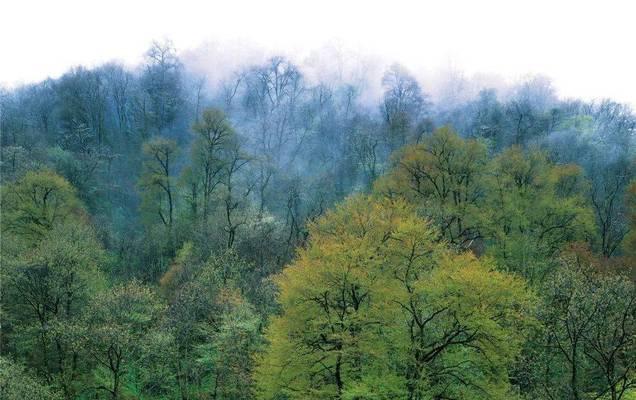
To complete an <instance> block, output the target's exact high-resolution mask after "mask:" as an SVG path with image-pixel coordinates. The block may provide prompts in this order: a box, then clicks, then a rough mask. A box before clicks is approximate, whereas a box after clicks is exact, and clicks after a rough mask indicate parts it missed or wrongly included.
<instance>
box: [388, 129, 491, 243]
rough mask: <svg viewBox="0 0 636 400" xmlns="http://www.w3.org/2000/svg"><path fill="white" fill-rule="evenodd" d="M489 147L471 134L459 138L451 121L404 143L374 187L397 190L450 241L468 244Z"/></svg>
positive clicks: (476, 234)
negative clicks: (411, 142) (417, 140)
mask: <svg viewBox="0 0 636 400" xmlns="http://www.w3.org/2000/svg"><path fill="white" fill-rule="evenodd" d="M487 161H488V153H487V149H486V146H485V145H484V144H482V143H480V142H478V141H476V140H463V139H461V138H460V137H459V136H457V134H456V133H455V132H454V131H453V130H452V128H450V127H443V128H440V129H438V130H436V131H435V132H434V133H433V135H431V136H430V137H428V138H426V139H425V140H424V141H423V142H422V143H421V144H416V145H412V146H407V147H405V148H404V149H403V150H402V151H401V152H399V153H398V154H397V156H396V160H395V165H394V168H393V169H392V170H391V171H390V172H389V174H387V175H386V176H385V177H383V178H381V179H380V180H379V181H378V183H377V184H376V191H379V192H381V193H384V194H387V195H396V194H397V195H400V196H402V197H404V198H406V199H408V200H409V201H410V202H411V203H412V204H415V205H417V207H418V210H419V212H420V213H421V214H422V215H424V216H426V217H428V218H430V219H431V220H432V221H433V222H434V223H435V225H436V226H437V227H438V228H439V231H440V233H441V235H442V237H443V238H444V239H445V240H447V241H448V242H450V243H451V244H455V245H459V246H462V247H470V246H471V245H472V244H473V242H474V241H475V240H478V239H481V238H482V235H483V234H482V230H483V224H484V222H485V220H486V214H485V213H484V211H483V209H482V207H481V205H482V203H483V198H484V189H485V188H484V178H485V172H486V164H487Z"/></svg>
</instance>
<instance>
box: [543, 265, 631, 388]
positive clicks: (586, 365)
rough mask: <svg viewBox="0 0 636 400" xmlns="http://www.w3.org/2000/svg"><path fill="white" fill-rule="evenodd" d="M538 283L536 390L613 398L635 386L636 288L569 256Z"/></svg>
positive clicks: (623, 278)
mask: <svg viewBox="0 0 636 400" xmlns="http://www.w3.org/2000/svg"><path fill="white" fill-rule="evenodd" d="M550 277H551V279H550V280H547V281H546V284H545V285H544V287H543V288H542V293H543V294H544V296H543V297H544V300H543V304H542V307H541V311H540V313H539V317H540V320H541V322H542V323H543V327H544V342H543V343H542V344H541V346H542V348H545V351H546V354H545V355H544V359H543V360H544V361H543V362H542V363H540V368H541V372H540V380H539V382H543V384H542V385H541V386H542V389H541V390H542V391H544V392H546V394H547V395H548V397H549V398H571V399H574V400H577V399H584V398H587V393H594V394H595V397H593V398H610V399H612V400H618V399H621V398H624V396H625V395H626V394H627V393H629V392H630V388H633V387H635V386H636V380H634V368H635V367H634V366H635V365H636V341H635V339H634V331H635V330H636V319H635V318H636V314H635V312H636V287H634V284H633V282H631V281H629V280H628V279H626V278H625V277H622V276H620V275H614V274H602V273H599V272H598V271H595V270H594V267H593V265H590V264H588V263H587V261H586V260H585V258H583V257H580V256H578V255H569V256H567V257H566V258H564V259H563V264H562V265H561V267H560V268H558V269H557V270H556V271H555V272H554V273H552V274H551V275H550Z"/></svg>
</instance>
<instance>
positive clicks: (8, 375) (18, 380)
mask: <svg viewBox="0 0 636 400" xmlns="http://www.w3.org/2000/svg"><path fill="white" fill-rule="evenodd" d="M0 397H1V398H3V399H5V400H58V399H61V398H62V397H61V396H59V394H58V393H56V392H55V391H54V390H51V388H49V387H47V386H46V385H43V384H42V383H40V382H38V381H37V380H36V379H33V378H32V377H31V376H29V375H28V374H27V373H26V372H25V371H24V369H23V368H22V367H21V366H20V365H18V364H16V363H14V362H12V361H10V360H8V359H6V358H4V357H0Z"/></svg>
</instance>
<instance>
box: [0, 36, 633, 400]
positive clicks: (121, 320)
mask: <svg viewBox="0 0 636 400" xmlns="http://www.w3.org/2000/svg"><path fill="white" fill-rule="evenodd" d="M318 58H320V57H319V56H318ZM254 60H255V61H245V62H236V63H234V64H233V65H234V66H233V67H232V68H230V69H226V70H224V71H223V72H222V73H220V72H219V73H218V74H215V70H214V68H210V69H207V70H206V69H205V68H201V63H194V62H192V58H191V57H190V58H187V57H182V53H178V52H177V49H175V48H174V46H173V45H172V43H171V42H169V41H160V42H154V43H153V44H152V45H151V46H150V47H149V49H148V50H147V52H146V53H145V55H144V58H143V62H142V63H141V64H140V65H137V66H124V65H122V64H119V63H117V62H112V63H107V64H104V65H98V66H94V67H90V68H88V67H82V66H78V67H75V68H72V69H70V70H68V71H67V72H66V73H64V74H63V75H62V76H60V77H57V78H55V79H53V78H50V79H47V80H44V81H41V82H38V83H32V84H24V85H21V86H17V87H11V88H5V89H0V134H1V137H0V145H1V147H0V151H1V163H0V173H1V181H0V183H1V191H0V193H1V214H0V216H1V219H0V226H1V235H2V236H1V245H2V246H1V257H2V269H1V272H0V283H1V299H2V301H1V309H0V321H1V330H0V333H1V336H0V353H1V355H0V398H2V399H7V400H18V399H19V400H31V399H33V400H39V399H42V400H48V399H65V400H70V399H85V400H88V399H121V400H124V399H144V400H155V399H181V400H202V399H215V400H217V399H218V400H229V399H236V400H240V399H277V400H284V399H338V400H345V399H346V400H363V399H374V400H376V399H377V400H380V399H387V400H388V399H409V400H416V399H417V400H424V399H430V400H446V399H449V400H450V399H483V400H490V399H502V400H508V399H519V400H521V399H525V400H535V399H538V400H541V399H543V400H561V399H563V400H597V399H598V400H634V399H636V114H635V113H634V111H633V110H632V109H631V108H630V106H628V105H625V104H621V103H618V102H615V101H612V100H611V99H608V100H596V101H584V100H579V99H564V98H561V97H559V96H557V94H556V91H555V89H554V88H553V85H552V83H551V82H550V80H549V79H547V78H545V77H543V76H528V77H527V78H524V79H521V80H519V81H517V82H514V83H510V84H506V85H495V86H496V87H491V86H489V85H487V84H481V83H479V82H476V81H475V82H473V81H471V79H470V78H464V77H462V76H455V77H454V79H449V80H448V82H446V83H445V84H443V85H441V84H436V85H435V87H434V88H433V83H432V82H424V81H423V80H422V79H419V78H418V77H417V75H416V74H417V71H410V70H409V69H407V68H405V67H404V66H402V65H400V64H391V63H387V64H386V65H384V64H381V63H380V64H375V65H373V66H369V65H366V66H358V67H355V66H353V67H352V66H351V65H349V66H346V68H345V67H342V66H341V67H342V68H339V66H333V65H332V71H331V72H330V73H324V74H317V73H315V69H314V70H312V69H311V68H309V67H307V65H306V64H307V63H303V62H302V60H301V61H299V60H293V59H292V58H290V57H285V56H277V55H273V56H268V57H261V58H259V57H255V58H254ZM321 61H322V63H324V64H329V63H331V64H334V65H335V64H336V63H337V60H336V59H335V58H334V57H327V56H325V57H323V58H322V60H321ZM195 64H196V65H195ZM376 70H377V71H380V73H379V74H375V73H373V72H372V71H376ZM343 71H344V72H343ZM429 86H430V87H429ZM466 88H469V89H466Z"/></svg>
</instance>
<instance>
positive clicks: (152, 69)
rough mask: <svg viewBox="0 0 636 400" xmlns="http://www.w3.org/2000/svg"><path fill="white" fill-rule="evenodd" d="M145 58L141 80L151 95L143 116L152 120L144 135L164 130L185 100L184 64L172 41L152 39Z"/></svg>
mask: <svg viewBox="0 0 636 400" xmlns="http://www.w3.org/2000/svg"><path fill="white" fill-rule="evenodd" d="M146 60H147V63H146V67H145V70H144V73H143V75H142V76H141V79H140V80H141V82H140V83H141V86H142V88H143V90H144V94H145V95H146V96H147V98H148V106H147V107H145V102H144V108H143V113H144V119H148V120H149V121H150V123H151V127H152V128H151V129H145V130H144V131H143V132H142V136H143V137H147V136H148V135H151V134H153V133H165V130H166V129H167V128H168V127H169V126H170V125H171V124H172V123H173V122H174V121H175V119H176V118H177V117H178V113H179V110H180V108H181V106H182V103H183V95H182V91H183V88H182V77H181V68H182V67H181V62H180V61H179V59H178V57H177V55H176V51H175V49H174V47H173V45H172V43H171V42H170V41H166V42H164V43H158V42H153V44H152V46H151V47H150V49H149V50H148V51H147V52H146ZM148 128H150V127H148Z"/></svg>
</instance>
